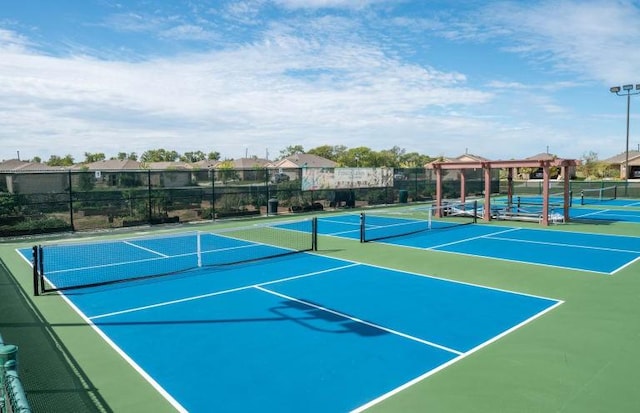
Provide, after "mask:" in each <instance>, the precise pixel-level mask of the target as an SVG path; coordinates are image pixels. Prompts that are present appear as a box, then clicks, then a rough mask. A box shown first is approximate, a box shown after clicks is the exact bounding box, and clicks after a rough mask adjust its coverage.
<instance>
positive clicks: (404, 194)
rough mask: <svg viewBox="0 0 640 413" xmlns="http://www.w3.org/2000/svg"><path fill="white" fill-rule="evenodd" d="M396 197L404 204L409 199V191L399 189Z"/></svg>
mask: <svg viewBox="0 0 640 413" xmlns="http://www.w3.org/2000/svg"><path fill="white" fill-rule="evenodd" d="M398 198H399V199H400V203H401V204H406V203H407V202H408V201H409V191H407V190H406V189H401V190H400V191H399V192H398Z"/></svg>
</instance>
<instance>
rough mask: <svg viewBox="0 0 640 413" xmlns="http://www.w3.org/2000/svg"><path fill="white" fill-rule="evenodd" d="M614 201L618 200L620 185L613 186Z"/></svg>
mask: <svg viewBox="0 0 640 413" xmlns="http://www.w3.org/2000/svg"><path fill="white" fill-rule="evenodd" d="M613 199H618V185H614V186H613Z"/></svg>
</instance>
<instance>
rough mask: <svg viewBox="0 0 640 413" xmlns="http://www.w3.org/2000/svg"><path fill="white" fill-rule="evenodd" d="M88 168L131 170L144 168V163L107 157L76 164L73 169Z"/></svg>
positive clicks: (94, 169)
mask: <svg viewBox="0 0 640 413" xmlns="http://www.w3.org/2000/svg"><path fill="white" fill-rule="evenodd" d="M83 168H87V169H88V170H90V171H131V170H138V169H142V164H141V163H140V162H138V161H132V160H130V159H126V160H119V159H107V160H104V161H98V162H91V163H86V164H78V165H74V166H73V169H83Z"/></svg>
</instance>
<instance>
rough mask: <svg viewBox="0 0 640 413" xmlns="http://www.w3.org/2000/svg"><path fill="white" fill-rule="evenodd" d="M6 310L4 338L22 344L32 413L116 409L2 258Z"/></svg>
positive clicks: (1, 309)
mask: <svg viewBox="0 0 640 413" xmlns="http://www.w3.org/2000/svg"><path fill="white" fill-rule="evenodd" d="M0 314H2V317H0V332H2V336H3V339H4V342H5V343H10V344H15V345H17V346H18V348H19V354H18V360H19V364H18V366H19V372H20V380H21V382H22V385H23V386H24V389H25V392H26V395H27V400H28V402H29V405H30V407H31V409H32V411H34V412H87V413H91V412H102V413H109V412H112V411H113V410H112V409H111V408H110V407H109V406H108V405H107V403H106V401H105V400H104V399H103V397H102V396H101V394H100V391H99V389H97V388H96V387H95V386H94V385H93V384H92V382H91V380H90V379H89V377H88V376H87V375H86V374H85V372H84V371H83V369H82V368H81V367H80V365H79V364H78V363H77V362H76V361H75V359H74V357H73V355H72V354H71V352H70V351H69V350H68V349H67V347H66V346H65V345H64V343H63V342H62V340H61V339H60V338H59V337H58V335H57V334H56V332H55V329H54V328H53V325H52V324H50V323H48V322H47V321H46V319H45V318H44V316H43V315H42V313H40V311H39V309H38V308H37V307H35V306H34V305H33V303H32V302H31V300H30V299H29V297H28V296H27V295H26V293H25V292H24V290H23V289H22V288H20V286H19V285H18V283H17V281H16V280H15V279H14V276H13V274H11V272H10V271H9V269H8V268H7V267H6V265H5V264H4V262H2V260H0ZM85 327H86V324H85ZM0 404H1V403H0ZM0 410H2V411H4V410H3V409H0Z"/></svg>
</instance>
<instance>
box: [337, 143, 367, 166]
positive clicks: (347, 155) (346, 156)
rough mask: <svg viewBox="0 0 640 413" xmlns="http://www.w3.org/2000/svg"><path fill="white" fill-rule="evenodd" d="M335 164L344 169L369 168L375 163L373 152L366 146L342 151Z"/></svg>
mask: <svg viewBox="0 0 640 413" xmlns="http://www.w3.org/2000/svg"><path fill="white" fill-rule="evenodd" d="M337 162H338V163H339V164H340V165H342V166H346V167H371V166H375V165H374V164H375V163H377V160H376V159H375V156H374V155H373V151H372V150H371V149H370V148H367V147H366V146H360V147H358V148H351V149H347V150H346V151H344V152H343V153H342V154H341V155H340V157H339V158H338V160H337Z"/></svg>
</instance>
